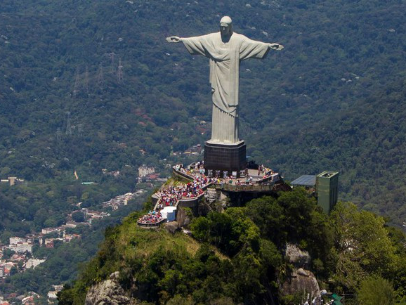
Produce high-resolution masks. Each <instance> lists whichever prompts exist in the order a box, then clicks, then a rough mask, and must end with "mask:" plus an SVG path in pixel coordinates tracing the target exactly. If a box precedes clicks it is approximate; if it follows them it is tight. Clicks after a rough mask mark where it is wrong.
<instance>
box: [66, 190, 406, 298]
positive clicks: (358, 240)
mask: <svg viewBox="0 0 406 305" xmlns="http://www.w3.org/2000/svg"><path fill="white" fill-rule="evenodd" d="M139 215H140V214H132V215H130V216H128V217H127V218H126V219H125V220H124V222H123V224H122V225H120V226H117V227H115V228H112V229H108V230H107V231H106V234H105V238H106V239H105V241H104V243H103V244H102V246H101V248H100V250H99V252H98V254H97V256H96V257H95V258H93V260H92V261H91V262H90V263H88V265H87V267H86V268H85V269H84V270H83V271H82V273H81V275H80V277H79V278H78V280H77V281H76V283H75V284H74V285H73V286H66V287H65V289H64V290H63V291H62V293H61V294H60V295H59V304H61V305H68V304H69V305H72V304H84V301H85V297H86V293H87V292H88V291H89V288H90V287H91V286H92V285H95V284H97V283H100V282H102V281H104V280H106V279H108V278H109V276H110V274H112V273H114V272H115V271H120V284H121V286H122V287H123V288H124V289H125V291H126V293H127V294H128V295H129V296H130V297H131V298H132V299H133V300H137V302H145V303H146V304H241V303H243V304H275V303H274V302H276V304H298V303H299V302H300V300H301V298H302V292H301V291H300V292H299V293H298V295H283V294H281V287H282V283H283V282H284V281H285V280H286V279H288V278H289V276H290V274H291V272H292V270H293V268H294V266H293V265H292V264H291V263H289V261H287V260H286V258H284V247H285V244H286V243H293V244H297V245H299V246H300V248H302V249H305V250H308V251H309V252H310V253H311V256H312V262H311V266H310V268H311V270H312V271H313V272H314V273H315V274H316V275H317V278H318V280H319V282H320V284H321V287H322V288H323V289H327V290H328V291H333V292H337V293H345V294H346V295H348V296H349V297H348V298H347V300H346V304H347V303H348V304H358V301H359V300H360V298H361V299H362V298H368V297H369V298H371V297H378V296H380V295H386V296H388V298H390V300H392V301H394V300H396V301H397V302H402V301H403V302H404V301H405V298H406V291H405V290H404V287H405V284H406V283H405V278H406V277H405V270H406V269H405V268H404V267H405V266H406V260H405V257H406V256H405V254H406V248H405V243H404V242H405V235H404V234H403V233H402V232H401V231H400V230H397V229H394V228H390V227H386V226H385V221H384V220H383V218H382V217H379V216H376V215H374V214H373V213H371V212H367V211H360V210H359V209H357V207H356V206H355V205H354V204H352V203H339V204H338V205H337V206H336V209H335V210H334V211H333V212H332V214H331V215H330V216H327V215H325V214H324V213H323V212H322V209H321V208H320V207H318V206H317V205H316V203H315V200H314V199H311V198H309V197H308V194H307V193H306V192H305V191H304V190H302V189H295V190H294V191H292V192H286V193H282V194H279V196H278V198H272V197H264V198H261V199H255V200H252V201H251V202H249V203H248V204H247V206H246V207H230V208H228V209H227V210H226V211H225V212H224V213H219V212H214V211H212V212H210V213H209V214H208V215H207V216H205V217H204V216H200V217H197V218H194V219H193V220H192V223H191V230H192V234H193V237H194V238H195V239H192V238H191V237H188V236H185V235H184V234H183V233H180V232H179V233H176V234H175V235H170V234H169V233H168V232H167V231H166V230H164V229H160V230H157V231H155V230H152V231H151V230H146V229H142V228H139V227H138V226H137V225H136V220H137V218H138V216H139ZM198 241H199V242H198ZM213 246H214V247H215V248H214V249H218V250H217V253H216V252H215V251H214V250H213V248H212V247H213ZM218 252H221V254H222V255H221V256H219V254H218ZM382 282H383V283H384V284H382V285H381V286H380V287H375V286H374V285H376V283H382ZM368 287H375V288H374V289H370V288H368ZM385 302H386V301H385ZM381 304H393V303H391V302H389V303H381Z"/></svg>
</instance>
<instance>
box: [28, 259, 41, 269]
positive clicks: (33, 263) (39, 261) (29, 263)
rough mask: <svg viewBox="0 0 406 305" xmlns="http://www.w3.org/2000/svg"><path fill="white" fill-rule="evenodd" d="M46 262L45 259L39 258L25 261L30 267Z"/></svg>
mask: <svg viewBox="0 0 406 305" xmlns="http://www.w3.org/2000/svg"><path fill="white" fill-rule="evenodd" d="M43 262H45V259H38V258H30V259H29V260H28V261H27V262H26V263H25V268H26V269H30V268H33V269H34V268H35V267H37V266H38V265H39V264H42V263H43Z"/></svg>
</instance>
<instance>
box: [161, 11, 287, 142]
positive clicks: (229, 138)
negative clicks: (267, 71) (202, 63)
mask: <svg viewBox="0 0 406 305" xmlns="http://www.w3.org/2000/svg"><path fill="white" fill-rule="evenodd" d="M166 40H167V41H168V42H183V44H184V45H185V47H186V49H187V50H188V51H189V53H190V54H192V55H203V56H206V57H208V58H209V59H210V84H211V88H212V100H213V117H212V134H211V140H210V141H208V142H209V143H213V144H214V143H219V144H220V143H221V144H226V145H227V144H236V143H238V142H240V139H239V136H238V112H239V109H238V106H239V102H238V87H239V71H240V61H241V60H245V59H248V58H258V59H262V58H264V57H265V56H266V55H267V53H268V51H269V50H270V49H273V50H282V49H283V46H282V45H280V44H278V43H264V42H260V41H254V40H251V39H249V38H247V37H245V36H244V35H241V34H237V33H235V32H233V28H232V21H231V18H230V17H228V16H225V17H223V18H221V20H220V32H217V33H211V34H207V35H203V36H197V37H188V38H180V37H178V36H171V37H168V38H167V39H166Z"/></svg>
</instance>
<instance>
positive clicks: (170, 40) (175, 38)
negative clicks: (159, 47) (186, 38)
mask: <svg viewBox="0 0 406 305" xmlns="http://www.w3.org/2000/svg"><path fill="white" fill-rule="evenodd" d="M166 41H167V42H181V41H182V38H180V37H178V36H169V37H166Z"/></svg>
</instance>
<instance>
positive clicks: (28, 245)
mask: <svg viewBox="0 0 406 305" xmlns="http://www.w3.org/2000/svg"><path fill="white" fill-rule="evenodd" d="M32 246H33V243H32V239H26V238H20V237H10V245H9V246H8V248H9V249H10V250H12V251H14V252H17V253H24V252H30V253H32Z"/></svg>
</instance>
